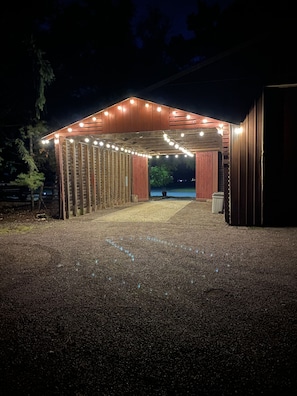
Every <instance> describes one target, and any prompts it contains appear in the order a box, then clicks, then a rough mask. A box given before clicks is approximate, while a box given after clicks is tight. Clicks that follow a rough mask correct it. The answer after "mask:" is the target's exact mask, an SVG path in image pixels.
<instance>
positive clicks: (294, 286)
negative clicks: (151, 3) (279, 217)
mask: <svg viewBox="0 0 297 396" xmlns="http://www.w3.org/2000/svg"><path fill="white" fill-rule="evenodd" d="M296 248H297V228H247V227H241V228H238V227H230V226H228V225H227V224H226V223H225V221H224V215H222V214H212V213H211V203H210V202H197V201H191V200H181V201H178V200H174V199H173V200H170V199H168V200H161V201H158V202H154V201H150V202H147V203H135V204H131V205H129V206H127V207H125V208H114V209H107V210H102V211H100V212H97V213H92V214H89V215H85V216H82V217H78V218H73V219H71V220H67V221H61V220H54V221H43V222H35V223H34V224H33V226H32V229H30V230H27V231H25V232H17V231H12V232H8V233H6V234H1V235H0V265H1V280H0V298H1V300H0V301H1V311H0V315H1V318H0V319H1V321H0V324H1V333H0V337H1V349H0V362H1V363H0V367H1V373H0V374H1V376H0V380H1V385H0V394H1V396H11V395H31V396H33V395H34V396H35V395H38V396H47V395H59V396H63V395H65V396H68V395H71V396H82V395H83V396H93V395H98V396H99V395H100V396H101V395H106V396H113V395H114V396H122V395H135V396H141V395H145V396H147V395H181V396H183V395H195V396H196V395H197V396H200V395H210V396H213V395H218V396H219V395H220V396H222V395H242V396H243V395H275V396H284V395H287V396H289V395H290V396H291V395H292V396H293V395H295V394H296V389H297V376H296V363H297V361H296V360H297V359H296V357H297V350H296V345H297V316H296V312H297V309H296V308H297V293H296V292H297V280H296V274H297V250H296Z"/></svg>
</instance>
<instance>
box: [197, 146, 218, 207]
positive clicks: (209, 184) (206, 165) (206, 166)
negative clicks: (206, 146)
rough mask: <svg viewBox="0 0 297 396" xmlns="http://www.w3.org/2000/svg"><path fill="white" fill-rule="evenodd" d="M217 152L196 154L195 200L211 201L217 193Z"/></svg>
mask: <svg viewBox="0 0 297 396" xmlns="http://www.w3.org/2000/svg"><path fill="white" fill-rule="evenodd" d="M218 171H219V164H218V152H217V151H208V152H197V153H196V199H211V198H212V194H213V193H214V192H217V191H218V185H219V184H218Z"/></svg>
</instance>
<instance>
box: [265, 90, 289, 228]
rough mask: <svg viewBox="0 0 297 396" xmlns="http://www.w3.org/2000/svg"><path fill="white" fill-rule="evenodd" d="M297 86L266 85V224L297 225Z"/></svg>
mask: <svg viewBox="0 0 297 396" xmlns="http://www.w3.org/2000/svg"><path fill="white" fill-rule="evenodd" d="M296 110H297V88H296V87H286V88H281V87H270V88H266V89H265V129H264V137H265V139H264V186H263V224H264V225H266V226H297V210H296V198H295V197H296V187H297V160H296V148H297V127H296V126H297V111H296Z"/></svg>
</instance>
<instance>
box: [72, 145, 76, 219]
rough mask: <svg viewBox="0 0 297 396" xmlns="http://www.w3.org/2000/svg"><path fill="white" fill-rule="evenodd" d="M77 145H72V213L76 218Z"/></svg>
mask: <svg viewBox="0 0 297 396" xmlns="http://www.w3.org/2000/svg"><path fill="white" fill-rule="evenodd" d="M76 169H77V145H76V144H75V143H74V144H73V145H72V167H71V172H72V213H73V215H74V216H77V199H78V198H77V172H76Z"/></svg>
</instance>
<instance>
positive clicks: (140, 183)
mask: <svg viewBox="0 0 297 396" xmlns="http://www.w3.org/2000/svg"><path fill="white" fill-rule="evenodd" d="M148 178H149V176H148V159H147V158H145V157H137V156H133V158H132V194H133V195H137V196H138V200H139V201H147V200H148V199H149V185H148Z"/></svg>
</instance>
